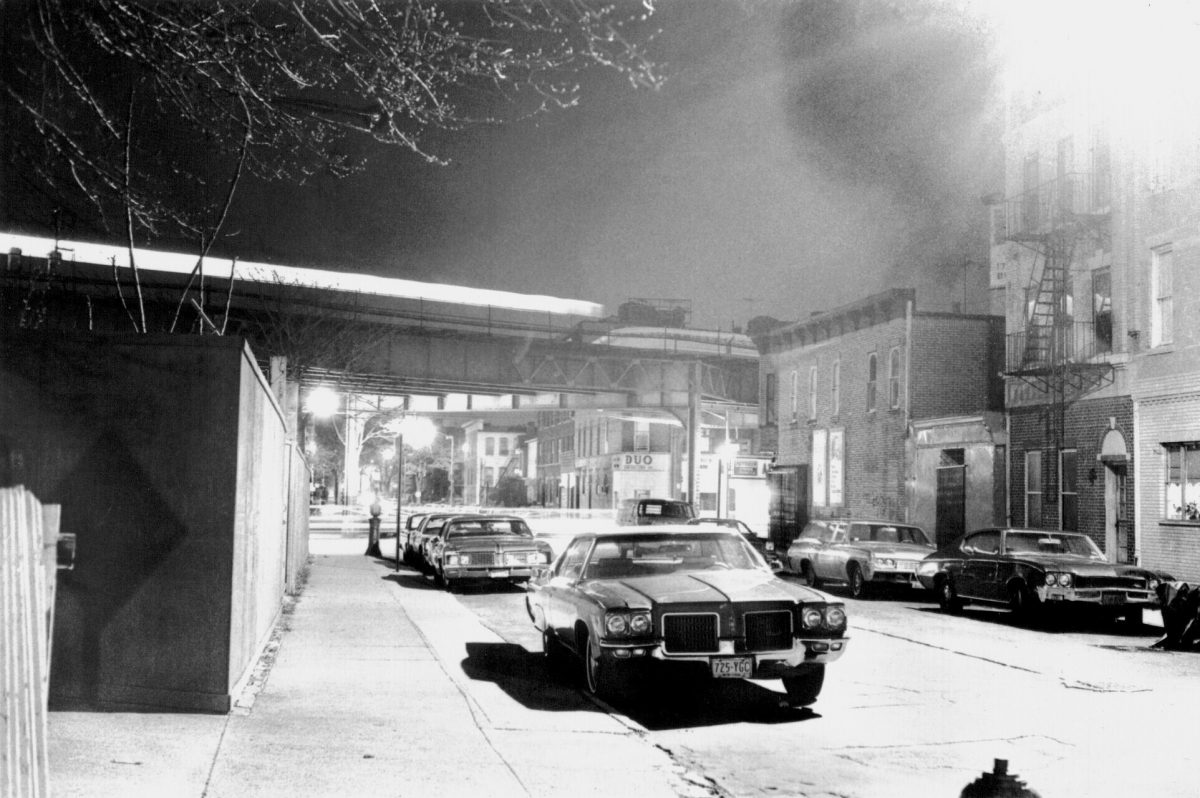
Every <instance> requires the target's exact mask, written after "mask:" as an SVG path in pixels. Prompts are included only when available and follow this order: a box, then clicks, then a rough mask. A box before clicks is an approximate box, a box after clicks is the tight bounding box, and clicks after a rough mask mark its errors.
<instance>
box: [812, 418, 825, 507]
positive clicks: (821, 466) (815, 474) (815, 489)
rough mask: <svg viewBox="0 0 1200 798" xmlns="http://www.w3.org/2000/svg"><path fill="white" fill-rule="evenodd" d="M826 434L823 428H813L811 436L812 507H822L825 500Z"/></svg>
mask: <svg viewBox="0 0 1200 798" xmlns="http://www.w3.org/2000/svg"><path fill="white" fill-rule="evenodd" d="M827 442H828V435H827V433H826V431H825V430H823V429H815V430H813V436H812V503H813V507H824V506H825V504H826V501H827V496H828V489H829V484H828V480H827V479H826V471H825V466H826V463H827V458H828V456H829V453H828V450H827V446H826V444H827Z"/></svg>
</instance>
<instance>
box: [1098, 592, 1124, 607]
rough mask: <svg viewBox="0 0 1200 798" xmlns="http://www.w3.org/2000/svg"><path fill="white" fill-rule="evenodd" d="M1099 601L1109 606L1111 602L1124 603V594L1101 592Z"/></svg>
mask: <svg viewBox="0 0 1200 798" xmlns="http://www.w3.org/2000/svg"><path fill="white" fill-rule="evenodd" d="M1100 603H1101V604H1103V605H1105V606H1109V605H1112V604H1124V603H1125V594H1124V593H1101V594H1100Z"/></svg>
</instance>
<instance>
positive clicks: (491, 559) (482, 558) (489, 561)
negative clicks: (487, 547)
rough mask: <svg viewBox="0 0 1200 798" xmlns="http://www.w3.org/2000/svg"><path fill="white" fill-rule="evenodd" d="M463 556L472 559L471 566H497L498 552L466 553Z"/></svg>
mask: <svg viewBox="0 0 1200 798" xmlns="http://www.w3.org/2000/svg"><path fill="white" fill-rule="evenodd" d="M463 554H465V555H467V556H468V557H470V558H471V565H495V564H496V552H494V551H464V552H463Z"/></svg>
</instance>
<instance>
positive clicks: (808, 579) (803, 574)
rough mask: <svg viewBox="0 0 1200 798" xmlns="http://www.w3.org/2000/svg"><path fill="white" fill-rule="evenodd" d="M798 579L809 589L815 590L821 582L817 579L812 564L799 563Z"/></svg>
mask: <svg viewBox="0 0 1200 798" xmlns="http://www.w3.org/2000/svg"><path fill="white" fill-rule="evenodd" d="M800 578H801V579H802V580H803V581H804V584H806V585H808V586H809V587H813V588H817V587H820V586H821V580H820V579H818V578H817V572H816V571H814V570H813V567H812V563H810V562H802V563H800Z"/></svg>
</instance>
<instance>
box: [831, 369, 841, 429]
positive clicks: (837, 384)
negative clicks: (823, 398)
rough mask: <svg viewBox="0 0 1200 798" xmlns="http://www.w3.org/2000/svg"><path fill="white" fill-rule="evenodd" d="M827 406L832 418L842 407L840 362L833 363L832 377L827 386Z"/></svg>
mask: <svg viewBox="0 0 1200 798" xmlns="http://www.w3.org/2000/svg"><path fill="white" fill-rule="evenodd" d="M829 404H830V406H831V412H832V413H833V415H834V416H836V415H837V414H838V411H839V410H841V407H842V361H840V360H835V361H833V376H832V377H831V378H830V385H829Z"/></svg>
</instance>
